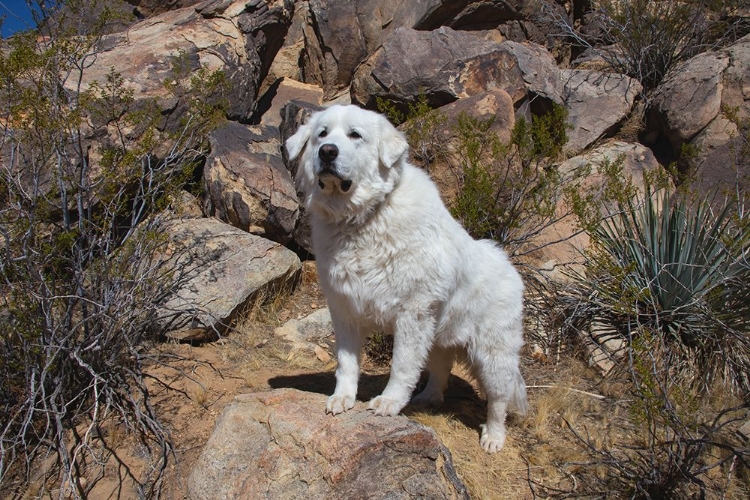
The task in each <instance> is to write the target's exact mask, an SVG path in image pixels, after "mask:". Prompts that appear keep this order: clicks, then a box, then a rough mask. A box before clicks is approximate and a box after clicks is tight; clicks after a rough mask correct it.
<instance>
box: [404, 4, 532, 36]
mask: <svg viewBox="0 0 750 500" xmlns="http://www.w3.org/2000/svg"><path fill="white" fill-rule="evenodd" d="M532 9H533V7H531V6H530V5H529V2H528V1H527V0H512V1H505V2H497V1H491V0H479V1H476V0H474V1H467V0H463V1H454V2H443V3H442V5H441V8H439V9H436V10H434V11H433V12H431V13H430V15H428V16H427V17H426V18H425V19H424V20H423V21H421V22H420V23H419V24H418V25H417V26H415V27H416V28H417V29H420V30H434V29H437V28H439V27H440V26H449V27H451V28H453V29H456V30H458V29H463V30H477V29H493V28H497V27H498V25H500V24H503V23H506V22H508V21H520V20H526V19H528V17H529V16H528V14H531V12H530V11H531V10H532Z"/></svg>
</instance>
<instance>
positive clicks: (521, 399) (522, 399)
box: [511, 370, 529, 415]
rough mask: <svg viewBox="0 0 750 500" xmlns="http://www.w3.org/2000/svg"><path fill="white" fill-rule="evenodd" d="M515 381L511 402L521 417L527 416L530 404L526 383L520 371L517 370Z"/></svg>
mask: <svg viewBox="0 0 750 500" xmlns="http://www.w3.org/2000/svg"><path fill="white" fill-rule="evenodd" d="M514 379H515V380H514V381H513V395H512V396H511V402H512V404H513V406H515V407H516V411H518V413H519V414H520V415H526V413H527V412H528V411H529V402H528V400H527V399H526V382H525V381H524V380H523V376H522V375H521V372H520V371H518V370H516V376H515V377H514Z"/></svg>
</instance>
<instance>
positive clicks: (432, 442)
mask: <svg viewBox="0 0 750 500" xmlns="http://www.w3.org/2000/svg"><path fill="white" fill-rule="evenodd" d="M188 497H189V498H190V499H191V500H204V499H205V500H209V499H211V500H213V499H216V498H222V499H227V500H231V499H237V500H239V499H255V498H268V499H274V498H290V499H291V498H300V499H302V498H304V499H306V500H316V499H321V500H322V499H331V498H371V499H386V498H388V499H411V498H430V499H443V498H444V499H454V498H462V499H464V498H465V499H468V494H467V492H466V488H465V486H464V485H463V484H462V483H461V481H460V480H459V479H458V477H457V476H456V473H455V471H454V469H453V464H452V460H451V455H450V452H449V451H448V450H447V449H446V448H445V447H444V446H443V445H442V444H441V443H440V442H439V441H438V440H437V438H436V436H435V433H434V432H433V431H432V430H431V429H429V428H427V427H425V426H423V425H421V424H418V423H416V422H413V421H410V420H409V419H407V418H406V417H403V416H397V417H388V418H383V417H378V416H375V415H373V414H372V413H371V412H369V411H367V410H365V409H362V408H355V409H353V410H351V411H349V412H347V413H346V414H345V415H340V416H338V417H331V416H330V415H326V413H325V396H323V395H321V394H312V393H306V392H301V391H298V390H295V389H276V390H273V391H269V392H263V393H256V394H244V395H241V396H238V397H237V398H235V400H234V401H233V402H232V403H230V404H229V405H228V406H227V407H226V408H225V410H224V412H223V413H222V415H221V416H220V417H219V419H218V422H217V424H216V427H215V429H214V431H213V434H212V435H211V438H210V439H209V440H208V442H207V443H206V445H205V447H204V448H203V451H202V453H201V456H200V458H199V459H198V461H197V465H196V466H195V468H194V469H193V470H192V472H191V474H190V477H189V479H188Z"/></svg>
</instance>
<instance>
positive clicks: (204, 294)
mask: <svg viewBox="0 0 750 500" xmlns="http://www.w3.org/2000/svg"><path fill="white" fill-rule="evenodd" d="M164 232H165V234H166V235H167V237H168V239H169V245H168V246H167V247H166V248H165V250H164V253H163V255H161V259H162V262H163V263H164V264H162V265H163V266H164V267H167V268H169V269H172V272H171V273H170V277H171V279H172V280H173V285H171V286H172V288H173V293H172V294H171V295H170V297H169V298H168V299H167V300H166V301H165V302H164V303H163V304H161V310H160V312H159V313H158V322H159V325H160V327H161V329H162V330H163V331H165V332H166V333H167V335H168V336H170V337H172V338H175V339H179V340H185V341H188V340H189V341H205V340H209V339H212V338H215V337H216V336H217V335H218V334H221V333H223V332H225V331H226V329H227V328H228V327H229V326H230V324H231V323H232V320H234V319H235V318H236V317H237V315H238V314H240V313H242V312H243V311H244V310H245V309H246V308H247V306H248V305H249V304H250V303H251V302H252V300H254V299H256V298H257V297H258V296H259V294H260V293H263V292H264V291H273V290H276V289H279V288H281V287H284V286H290V285H291V283H292V282H293V281H294V280H295V279H296V276H297V274H298V271H299V269H300V261H299V257H297V255H296V254H295V253H294V252H292V251H291V250H288V249H286V248H285V247H283V246H281V245H279V244H278V243H274V242H272V241H270V240H267V239H265V238H261V237H259V236H255V235H252V234H249V233H246V232H244V231H241V230H240V229H237V228H235V227H232V226H230V225H228V224H225V223H223V222H221V221H218V220H216V219H211V218H200V219H196V218H190V219H177V220H173V221H170V222H167V223H165V225H164Z"/></svg>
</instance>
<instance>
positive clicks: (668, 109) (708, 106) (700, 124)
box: [652, 52, 729, 151]
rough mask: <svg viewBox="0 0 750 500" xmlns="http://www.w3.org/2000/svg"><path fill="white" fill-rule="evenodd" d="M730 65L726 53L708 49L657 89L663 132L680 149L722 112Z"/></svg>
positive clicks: (655, 109)
mask: <svg viewBox="0 0 750 500" xmlns="http://www.w3.org/2000/svg"><path fill="white" fill-rule="evenodd" d="M728 66H729V57H728V56H727V55H726V54H721V53H716V52H707V53H704V54H700V55H698V56H695V57H694V58H692V59H690V60H689V61H687V62H686V63H685V64H683V65H681V66H680V67H679V68H677V69H676V70H674V72H673V73H672V75H671V76H670V77H669V78H667V79H666V80H665V81H664V83H662V84H661V85H660V86H659V88H658V89H657V91H656V93H655V94H654V97H653V108H652V111H653V112H654V113H657V114H658V117H659V122H660V124H661V127H662V132H663V133H664V134H665V135H666V137H667V139H668V140H669V142H670V143H671V145H672V147H673V148H674V149H675V150H677V151H679V148H680V146H681V145H682V144H683V143H686V142H689V141H690V140H692V139H693V138H694V137H695V136H696V135H698V133H699V132H700V131H701V130H703V129H704V128H706V126H707V125H708V124H709V123H711V121H712V120H713V119H714V118H716V116H717V115H718V114H719V112H720V111H721V94H722V89H723V83H722V73H723V72H724V70H725V69H726V68H727V67H728Z"/></svg>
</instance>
